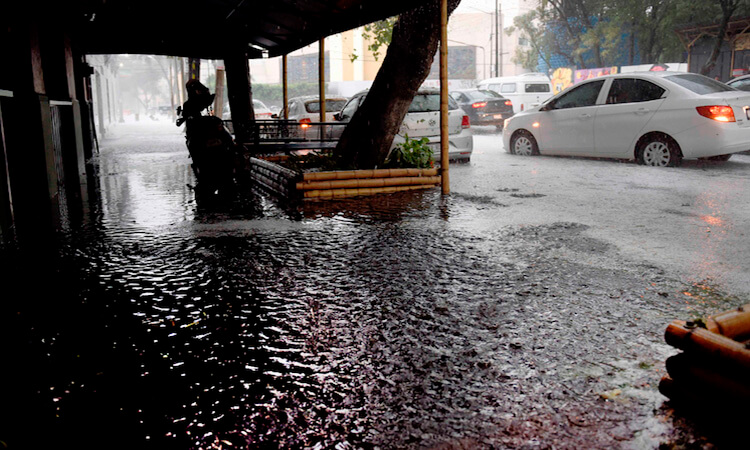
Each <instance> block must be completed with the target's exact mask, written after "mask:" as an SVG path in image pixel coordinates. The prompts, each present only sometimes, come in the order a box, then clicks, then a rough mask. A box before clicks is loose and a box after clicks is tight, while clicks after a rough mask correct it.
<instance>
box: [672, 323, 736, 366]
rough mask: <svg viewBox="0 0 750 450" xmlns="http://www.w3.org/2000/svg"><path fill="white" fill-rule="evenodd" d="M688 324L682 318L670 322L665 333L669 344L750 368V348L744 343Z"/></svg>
mask: <svg viewBox="0 0 750 450" xmlns="http://www.w3.org/2000/svg"><path fill="white" fill-rule="evenodd" d="M686 325H687V324H686V322H685V321H682V320H675V321H673V322H672V323H670V324H669V326H667V331H666V332H665V335H664V338H665V340H666V342H667V344H669V345H671V346H673V347H676V348H679V349H680V350H684V351H689V352H695V353H697V354H699V355H703V356H714V357H716V358H717V359H718V360H720V361H725V362H729V363H733V364H736V365H737V366H739V367H743V368H745V369H748V370H750V349H747V348H745V346H744V345H743V344H742V343H740V342H737V341H735V340H732V339H730V338H728V337H726V336H722V335H720V334H716V333H712V332H711V331H708V330H707V329H704V328H698V327H695V328H693V327H687V326H686Z"/></svg>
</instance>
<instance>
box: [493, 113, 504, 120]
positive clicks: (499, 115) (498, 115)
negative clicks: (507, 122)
mask: <svg viewBox="0 0 750 450" xmlns="http://www.w3.org/2000/svg"><path fill="white" fill-rule="evenodd" d="M502 118H503V115H502V114H495V119H502Z"/></svg>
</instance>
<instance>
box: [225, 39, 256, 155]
mask: <svg viewBox="0 0 750 450" xmlns="http://www.w3.org/2000/svg"><path fill="white" fill-rule="evenodd" d="M224 69H225V71H226V77H227V97H228V98H229V109H230V112H231V115H232V126H233V127H234V135H235V140H236V141H237V142H239V143H242V144H244V143H247V142H250V140H251V138H253V137H254V136H253V133H252V130H253V125H254V123H255V111H254V110H253V91H252V84H251V81H250V66H249V63H248V62H247V52H246V51H245V49H244V48H242V47H235V48H231V49H230V51H229V52H227V55H226V56H225V57H224Z"/></svg>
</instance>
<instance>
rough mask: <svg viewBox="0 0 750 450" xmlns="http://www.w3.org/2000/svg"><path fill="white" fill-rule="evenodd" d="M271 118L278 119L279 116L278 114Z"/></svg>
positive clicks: (272, 115)
mask: <svg viewBox="0 0 750 450" xmlns="http://www.w3.org/2000/svg"><path fill="white" fill-rule="evenodd" d="M271 118H272V119H278V118H279V115H278V114H271Z"/></svg>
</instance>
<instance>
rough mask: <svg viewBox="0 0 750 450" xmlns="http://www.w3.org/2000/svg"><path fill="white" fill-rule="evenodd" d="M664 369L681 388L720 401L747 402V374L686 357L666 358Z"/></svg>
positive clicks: (749, 378) (749, 395) (749, 384)
mask: <svg viewBox="0 0 750 450" xmlns="http://www.w3.org/2000/svg"><path fill="white" fill-rule="evenodd" d="M666 367H667V373H669V376H670V377H671V378H672V379H673V380H676V382H679V383H680V384H682V385H685V386H690V387H692V388H694V389H697V390H702V391H706V392H712V393H713V394H715V395H720V396H722V397H723V398H731V399H733V400H742V401H744V402H750V376H748V373H750V372H747V371H744V370H736V369H733V368H732V367H731V366H728V365H727V364H722V363H721V362H717V361H715V360H714V359H713V358H707V357H703V356H697V355H693V354H689V353H680V354H678V355H674V356H671V357H669V358H667V361H666Z"/></svg>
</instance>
